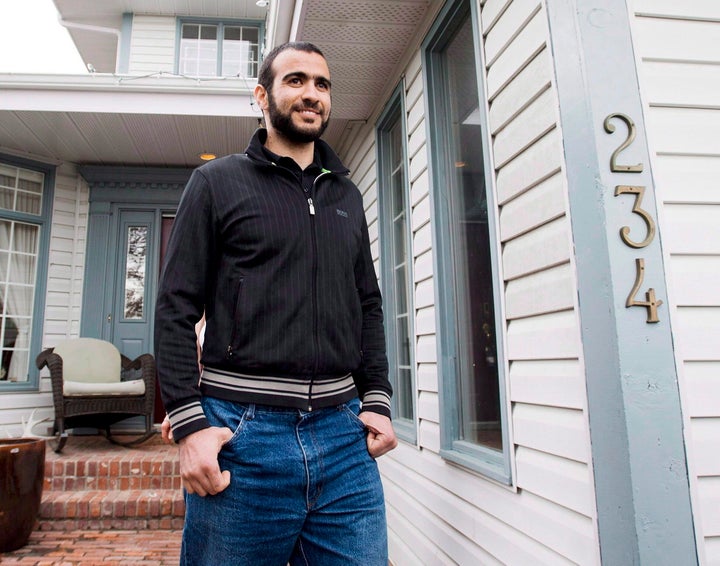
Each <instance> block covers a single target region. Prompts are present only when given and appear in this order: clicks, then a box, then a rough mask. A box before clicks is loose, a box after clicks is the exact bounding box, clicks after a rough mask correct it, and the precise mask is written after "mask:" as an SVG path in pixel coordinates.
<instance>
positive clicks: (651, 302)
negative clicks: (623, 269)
mask: <svg viewBox="0 0 720 566" xmlns="http://www.w3.org/2000/svg"><path fill="white" fill-rule="evenodd" d="M635 270H636V271H635V285H633V288H632V289H631V290H630V294H629V295H628V298H627V301H625V307H626V308H630V307H645V308H646V309H647V310H648V315H647V322H660V319H659V318H658V312H657V310H658V307H659V306H661V305H662V304H663V302H662V299H657V298H656V297H655V289H653V288H652V287H650V288H649V289H648V290H647V291H646V293H645V299H646V300H645V301H638V300H636V299H635V295H637V292H638V291H639V290H640V285H642V283H643V280H644V279H645V260H644V259H642V258H636V259H635Z"/></svg>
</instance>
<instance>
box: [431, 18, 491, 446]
mask: <svg viewBox="0 0 720 566" xmlns="http://www.w3.org/2000/svg"><path fill="white" fill-rule="evenodd" d="M444 63H445V66H446V70H447V81H446V85H445V86H444V92H445V94H446V96H447V97H448V103H449V109H450V124H448V130H447V133H448V134H449V135H450V152H449V153H450V155H449V158H450V163H448V164H446V166H447V169H448V170H450V171H455V175H454V176H453V178H451V179H449V181H450V186H449V187H448V188H447V195H446V196H447V198H448V205H449V213H450V218H449V223H448V224H449V226H448V228H449V230H450V231H451V234H450V241H451V246H452V250H451V253H452V267H453V269H452V273H453V277H454V291H455V304H456V313H455V316H456V329H455V331H456V341H457V344H458V363H459V373H460V375H459V383H458V388H459V395H458V398H459V401H460V402H459V405H460V407H459V408H460V439H462V440H466V441H469V442H472V443H476V444H482V445H484V446H487V447H490V448H493V449H499V450H500V449H502V435H501V423H500V399H499V387H498V372H497V363H496V354H495V314H494V299H493V286H492V281H493V279H492V278H493V273H492V269H491V259H490V235H489V229H488V218H487V202H486V198H485V171H484V162H483V153H482V151H481V150H480V148H481V147H482V142H483V139H482V132H481V128H480V125H479V124H478V123H477V118H476V116H477V114H478V113H477V109H478V108H479V100H478V90H477V83H476V79H475V77H476V76H477V70H476V68H475V54H474V46H473V33H472V25H471V20H470V18H469V17H468V18H466V20H465V21H464V23H463V25H462V26H461V27H460V29H459V30H458V32H457V34H456V35H455V37H454V38H453V39H452V41H451V42H450V43H449V45H448V47H447V49H446V51H445V53H444Z"/></svg>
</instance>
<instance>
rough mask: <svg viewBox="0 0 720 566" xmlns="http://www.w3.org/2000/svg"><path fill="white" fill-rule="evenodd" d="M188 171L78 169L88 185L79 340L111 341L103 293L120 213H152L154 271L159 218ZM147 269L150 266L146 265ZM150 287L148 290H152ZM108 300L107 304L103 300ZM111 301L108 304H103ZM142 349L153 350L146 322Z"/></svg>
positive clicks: (113, 262)
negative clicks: (99, 290) (153, 224)
mask: <svg viewBox="0 0 720 566" xmlns="http://www.w3.org/2000/svg"><path fill="white" fill-rule="evenodd" d="M191 173H192V169H184V168H182V169H181V168H155V167H102V166H84V167H81V168H80V174H81V175H82V177H83V178H84V179H85V181H86V182H87V183H88V186H89V192H90V196H89V210H88V225H87V238H86V242H87V243H86V254H85V274H84V279H83V281H84V290H83V296H82V312H81V317H80V336H87V337H91V338H100V339H103V340H109V341H112V328H111V326H112V325H111V324H110V325H109V324H108V320H107V315H108V313H109V312H111V310H112V309H111V310H108V308H109V306H114V305H113V303H112V300H113V296H114V295H115V294H116V293H114V292H113V291H112V290H110V291H107V292H105V293H95V292H90V291H91V290H93V289H105V288H106V287H108V281H111V283H112V285H111V287H112V289H115V288H116V285H117V281H115V277H114V272H115V269H116V267H115V266H117V262H118V261H119V260H118V245H119V242H118V234H119V229H120V226H119V223H120V214H119V213H120V211H121V210H154V211H155V224H156V229H155V230H154V231H153V235H152V238H153V248H154V249H155V250H157V251H156V253H155V258H153V262H152V267H153V269H154V272H155V274H156V276H157V274H158V272H159V246H160V221H161V218H162V215H163V214H164V213H174V212H175V210H176V209H177V205H178V203H179V202H180V197H181V195H182V191H183V189H184V187H185V184H186V183H187V180H188V179H189V178H190V174H191ZM148 267H150V265H148ZM152 287H153V288H154V285H153V286H152ZM108 297H109V299H108ZM147 299H148V303H147V307H148V313H149V315H152V313H154V305H155V297H154V296H152V297H150V296H148V297H147ZM108 300H110V301H111V302H110V303H108V302H107V301H108ZM148 346H149V347H148V350H149V351H150V352H152V351H153V350H154V345H153V339H152V320H151V329H150V341H149V344H148Z"/></svg>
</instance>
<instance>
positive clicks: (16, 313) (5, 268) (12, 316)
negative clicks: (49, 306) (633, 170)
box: [0, 220, 40, 381]
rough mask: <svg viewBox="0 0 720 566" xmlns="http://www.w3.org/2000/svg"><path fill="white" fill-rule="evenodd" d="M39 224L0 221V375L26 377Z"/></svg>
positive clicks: (3, 378) (8, 377)
mask: <svg viewBox="0 0 720 566" xmlns="http://www.w3.org/2000/svg"><path fill="white" fill-rule="evenodd" d="M39 234H40V228H39V226H35V225H32V224H24V223H21V222H11V221H8V220H2V221H0V249H1V250H4V251H2V252H0V290H1V293H0V301H1V303H2V308H1V309H0V312H1V314H0V321H1V322H2V324H1V327H0V336H1V338H0V340H1V341H2V368H1V369H0V379H2V380H4V381H27V379H28V368H29V366H28V360H29V350H30V332H31V328H32V315H33V307H34V303H35V274H36V270H37V259H38V246H39Z"/></svg>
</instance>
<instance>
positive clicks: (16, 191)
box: [0, 165, 45, 215]
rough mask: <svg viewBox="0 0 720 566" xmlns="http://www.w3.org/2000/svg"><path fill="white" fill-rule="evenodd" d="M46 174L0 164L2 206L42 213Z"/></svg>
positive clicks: (0, 197) (8, 208)
mask: <svg viewBox="0 0 720 566" xmlns="http://www.w3.org/2000/svg"><path fill="white" fill-rule="evenodd" d="M44 182H45V175H44V174H43V173H39V172H37V171H29V170H28V169H21V168H19V167H12V166H10V165H0V208H3V209H5V210H15V211H18V212H27V213H29V214H38V215H39V214H40V212H41V206H42V190H43V184H44Z"/></svg>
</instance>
